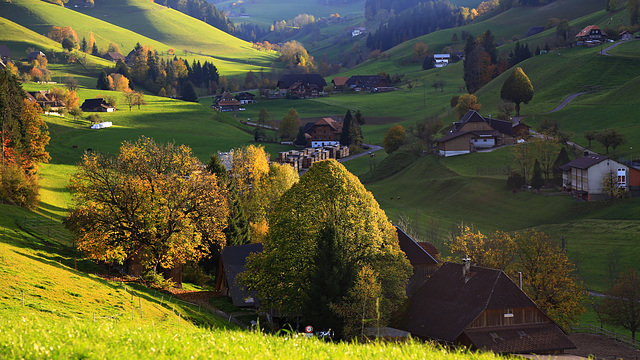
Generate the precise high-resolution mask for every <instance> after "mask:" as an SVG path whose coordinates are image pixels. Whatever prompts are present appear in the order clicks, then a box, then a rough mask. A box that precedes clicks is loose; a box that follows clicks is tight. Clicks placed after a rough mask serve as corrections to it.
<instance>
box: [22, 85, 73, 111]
mask: <svg viewBox="0 0 640 360" xmlns="http://www.w3.org/2000/svg"><path fill="white" fill-rule="evenodd" d="M27 100H29V101H30V102H32V103H36V104H38V105H40V107H41V108H42V109H45V108H47V107H48V108H50V109H51V110H53V111H57V110H59V109H61V108H64V107H65V106H66V104H65V102H64V101H63V100H62V99H58V98H56V97H55V96H54V95H53V94H51V92H49V90H40V91H29V92H27Z"/></svg>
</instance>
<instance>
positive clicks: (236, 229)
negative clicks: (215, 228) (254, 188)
mask: <svg viewBox="0 0 640 360" xmlns="http://www.w3.org/2000/svg"><path fill="white" fill-rule="evenodd" d="M227 221H228V222H227V227H226V228H225V229H224V234H225V236H226V238H227V245H245V244H249V243H250V242H251V232H250V228H249V220H247V216H246V215H245V213H244V210H243V209H242V205H241V204H240V198H239V196H238V190H237V189H236V187H235V186H234V185H233V183H231V185H230V187H229V218H228V219H227Z"/></svg>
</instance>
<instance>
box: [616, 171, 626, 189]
mask: <svg viewBox="0 0 640 360" xmlns="http://www.w3.org/2000/svg"><path fill="white" fill-rule="evenodd" d="M626 186H627V172H626V171H625V169H618V187H626Z"/></svg>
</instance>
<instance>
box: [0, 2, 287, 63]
mask: <svg viewBox="0 0 640 360" xmlns="http://www.w3.org/2000/svg"><path fill="white" fill-rule="evenodd" d="M81 9H82V10H80V8H78V11H74V10H72V9H67V8H63V7H61V6H57V5H53V4H49V3H45V2H43V1H40V0H17V1H13V2H12V3H10V4H5V3H2V4H0V13H1V14H2V17H4V18H6V19H8V20H11V21H13V22H15V23H17V24H20V25H22V26H24V27H26V28H29V29H31V30H33V31H35V32H37V33H39V34H42V35H46V34H48V32H49V30H50V29H51V26H53V25H56V26H72V28H73V29H74V30H76V32H77V33H78V36H79V37H80V38H82V37H88V36H89V32H90V31H91V32H93V34H94V36H95V38H96V42H97V44H98V47H99V48H102V49H106V48H107V47H108V45H109V44H110V43H115V44H116V45H118V46H119V47H120V50H121V52H122V53H123V54H124V55H126V54H127V53H128V52H129V51H130V50H131V49H133V47H134V46H135V44H136V43H138V42H139V43H141V44H143V45H149V46H151V47H153V48H154V49H156V50H157V51H158V52H160V53H161V54H166V53H167V51H168V50H169V48H174V49H175V51H176V54H177V55H180V56H182V57H185V56H186V54H187V53H186V52H185V50H186V51H188V52H189V53H195V54H196V56H192V57H187V58H188V59H189V61H192V60H193V59H198V60H201V61H203V60H207V59H208V60H209V61H212V59H213V62H214V64H215V65H216V67H218V69H219V71H220V73H221V74H223V75H234V74H240V73H244V72H246V71H249V70H254V71H258V70H259V69H260V68H263V67H269V66H270V65H271V63H272V62H273V61H275V54H274V53H269V52H264V51H258V50H255V49H253V48H252V47H251V44H250V43H247V42H244V41H242V40H239V39H237V38H235V37H233V36H231V35H229V34H226V33H224V32H222V31H220V30H218V29H216V28H214V27H212V26H210V25H208V24H206V23H204V22H202V21H199V20H197V19H194V18H191V17H189V16H187V15H184V14H182V13H180V12H178V11H175V10H172V9H168V8H165V7H162V6H159V5H156V4H154V3H153V2H148V1H143V0H114V1H109V2H103V3H101V2H100V1H97V2H96V6H95V7H94V8H86V9H85V8H81ZM79 11H83V12H85V13H81V12H79Z"/></svg>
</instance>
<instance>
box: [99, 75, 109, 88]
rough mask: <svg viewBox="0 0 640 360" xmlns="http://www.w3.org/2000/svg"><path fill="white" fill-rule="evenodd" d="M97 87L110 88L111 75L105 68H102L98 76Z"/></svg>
mask: <svg viewBox="0 0 640 360" xmlns="http://www.w3.org/2000/svg"><path fill="white" fill-rule="evenodd" d="M96 88H98V90H109V77H108V75H107V73H106V72H105V71H104V70H102V72H101V73H100V76H98V83H97V84H96Z"/></svg>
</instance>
